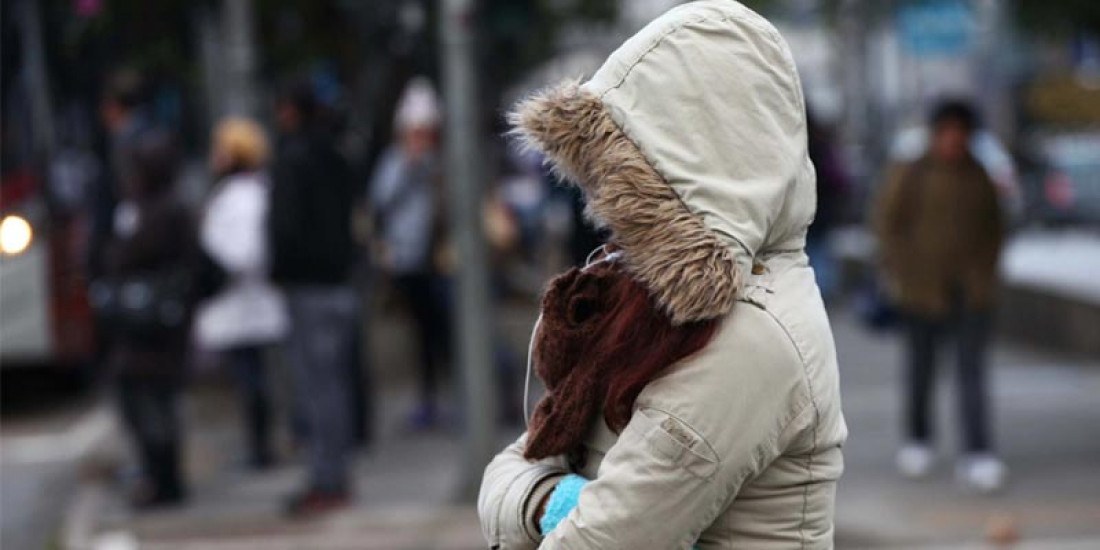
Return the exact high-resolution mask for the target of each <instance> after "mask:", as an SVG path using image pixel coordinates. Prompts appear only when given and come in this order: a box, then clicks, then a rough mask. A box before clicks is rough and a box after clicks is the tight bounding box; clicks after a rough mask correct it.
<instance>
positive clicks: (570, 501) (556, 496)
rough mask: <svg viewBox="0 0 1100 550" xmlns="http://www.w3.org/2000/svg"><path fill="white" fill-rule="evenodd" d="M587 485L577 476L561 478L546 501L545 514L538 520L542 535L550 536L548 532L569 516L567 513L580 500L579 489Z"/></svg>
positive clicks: (586, 481)
mask: <svg viewBox="0 0 1100 550" xmlns="http://www.w3.org/2000/svg"><path fill="white" fill-rule="evenodd" d="M587 483H588V480H587V479H585V478H583V477H581V476H579V475H577V474H569V475H567V476H565V477H563V478H561V481H559V482H558V486H557V487H555V488H554V492H552V493H550V498H549V499H548V500H547V501H546V512H544V513H543V515H542V517H541V518H539V529H541V530H542V534H543V535H548V534H550V531H553V530H554V528H555V527H557V526H558V524H559V523H561V522H562V520H564V519H565V516H568V515H569V511H570V510H572V509H573V508H576V507H577V501H578V500H580V498H581V489H583V488H584V486H585V484H587Z"/></svg>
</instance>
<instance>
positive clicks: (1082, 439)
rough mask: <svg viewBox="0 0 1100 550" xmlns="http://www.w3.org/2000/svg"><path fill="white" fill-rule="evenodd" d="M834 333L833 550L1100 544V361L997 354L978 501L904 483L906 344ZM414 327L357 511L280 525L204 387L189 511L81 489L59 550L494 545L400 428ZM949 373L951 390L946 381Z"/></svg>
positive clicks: (284, 474)
mask: <svg viewBox="0 0 1100 550" xmlns="http://www.w3.org/2000/svg"><path fill="white" fill-rule="evenodd" d="M533 315H534V311H533V310H531V309H529V308H527V309H523V308H519V309H514V310H509V311H508V312H506V313H505V314H504V315H502V317H504V318H505V321H506V323H505V324H506V327H505V328H506V330H505V332H506V333H507V334H508V336H509V339H510V340H511V341H512V343H513V346H514V347H515V349H519V350H522V349H524V348H525V345H526V331H527V328H526V327H529V323H530V322H531V321H532V317H533ZM833 324H834V330H835V332H836V337H837V342H838V347H839V350H840V352H839V353H840V360H841V365H842V367H841V368H842V373H841V374H842V377H843V391H844V399H845V410H846V414H847V418H848V423H849V428H850V430H851V438H850V441H849V444H848V446H847V447H846V461H847V473H846V475H845V477H844V479H843V480H842V482H841V484H840V488H839V493H838V506H837V547H838V548H856V549H864V548H865V549H872V548H876V549H877V548H906V549H908V548H912V549H916V548H942V549H948V548H953V549H971V548H973V549H979V548H987V547H988V546H986V545H985V541H986V540H987V539H988V538H989V532H990V531H991V530H996V529H1001V530H1005V529H1006V527H1005V526H1007V529H1008V530H1010V531H1017V532H1018V533H1019V535H1020V536H1021V537H1022V540H1023V543H1022V544H1020V545H1018V546H1016V548H1033V549H1037V550H1078V549H1081V550H1083V549H1085V548H1090V549H1091V548H1100V438H1098V437H1097V435H1098V433H1097V426H1100V401H1098V400H1097V396H1098V395H1100V363H1098V362H1095V361H1093V362H1088V361H1079V360H1078V361H1075V360H1068V359H1061V358H1056V357H1051V356H1049V355H1041V354H1034V353H1030V352H1027V351H1024V350H1019V349H1013V348H1010V347H1006V346H1003V345H999V346H997V348H996V352H995V354H994V363H995V365H996V368H995V370H994V374H993V379H994V388H993V394H994V402H995V404H996V406H997V433H998V436H999V438H998V439H999V442H1000V446H1001V448H1002V450H1003V452H1004V455H1005V458H1006V460H1007V461H1008V464H1009V466H1010V467H1011V468H1012V483H1011V485H1010V487H1009V489H1008V490H1007V492H1006V493H1005V494H1003V495H1000V496H996V497H981V496H976V495H969V494H966V493H964V492H963V491H961V490H960V489H958V488H957V487H956V486H955V485H954V484H953V482H952V479H951V468H952V464H951V463H950V462H949V461H947V460H945V461H944V462H942V463H941V468H940V469H938V470H937V472H936V473H935V475H934V476H933V477H932V478H931V479H929V480H927V481H924V482H907V481H904V480H901V479H899V478H898V476H897V475H896V474H895V473H894V471H893V465H892V461H893V452H894V450H895V449H896V446H897V443H898V433H897V430H896V427H897V425H898V424H899V422H898V420H897V417H898V400H897V398H896V397H897V396H898V394H899V392H900V390H899V387H898V382H897V377H898V375H899V372H898V368H897V364H898V354H899V352H900V350H899V349H898V343H897V342H896V340H895V339H894V338H892V337H880V336H872V335H868V334H867V333H866V332H864V331H863V330H862V328H860V327H858V326H856V325H855V324H854V322H853V320H852V318H851V317H850V316H849V315H847V314H845V313H843V312H839V313H836V314H834V316H833ZM403 330H404V328H403V327H402V325H401V324H400V323H399V322H396V321H387V323H386V324H385V325H380V326H379V329H378V332H376V333H375V334H374V336H373V338H372V341H373V342H375V343H376V344H378V345H379V346H380V347H379V348H378V349H376V350H375V351H376V354H375V357H376V358H378V359H377V360H379V361H382V362H383V363H385V364H387V365H391V368H392V369H396V370H394V371H385V370H383V372H382V373H381V376H380V382H379V384H378V387H379V389H380V390H384V391H380V392H379V393H380V395H381V396H382V397H383V399H382V401H381V403H380V406H379V425H380V426H381V432H380V433H379V435H378V440H377V441H378V442H377V443H376V444H375V445H374V447H373V450H372V451H371V452H370V453H368V454H367V455H366V456H365V457H364V458H363V459H362V460H360V462H359V463H358V465H357V466H356V478H357V480H358V491H357V492H358V500H357V502H356V506H355V507H353V508H352V509H350V510H347V511H345V512H342V513H340V514H337V515H334V516H332V517H329V518H326V519H324V520H322V521H317V522H310V523H299V522H289V521H287V520H286V519H284V518H283V517H282V516H281V515H280V514H279V506H280V504H281V502H282V499H283V497H284V496H285V495H286V494H287V493H289V492H290V491H291V490H293V489H294V488H295V487H296V483H297V482H298V481H299V479H298V475H299V471H298V469H297V468H296V467H294V466H290V465H287V466H284V467H281V468H279V469H276V470H274V471H272V472H269V473H264V474H262V475H254V474H247V473H245V472H244V471H243V469H242V468H240V467H239V466H238V465H237V464H236V461H237V460H238V459H237V457H239V456H240V455H241V452H240V449H239V443H238V438H237V435H238V434H237V425H236V418H235V414H234V413H235V409H234V408H233V407H232V403H231V398H232V394H230V393H226V392H216V391H203V392H199V393H196V394H194V395H193V396H192V397H191V402H190V407H189V411H190V414H189V420H190V422H191V424H190V428H191V433H192V435H191V438H190V440H189V442H188V444H189V449H188V456H189V470H190V472H189V473H190V475H191V479H192V480H193V494H192V497H193V499H192V501H191V503H190V504H189V505H188V506H187V507H185V508H182V509H180V510H175V511H166V512H161V513H155V514H147V515H140V516H134V515H131V514H129V513H128V512H126V511H125V508H124V506H122V503H121V501H120V500H119V496H118V494H117V493H116V492H115V489H114V488H112V487H110V486H107V485H103V484H97V483H90V484H86V485H85V487H84V489H83V490H82V491H80V492H79V494H78V496H77V497H76V500H75V502H74V504H73V506H72V507H71V509H70V512H71V513H70V518H69V519H70V521H69V529H68V530H67V533H66V540H65V544H64V546H65V547H67V548H81V549H94V550H129V549H134V548H142V549H145V548H153V549H190V548H213V549H226V550H229V549H232V550H238V549H251V548H260V549H263V550H282V549H291V548H310V549H344V548H347V549H351V548H356V549H359V548H363V549H387V550H389V549H475V548H479V549H480V548H484V547H485V543H484V541H483V540H482V538H481V535H480V532H479V528H478V523H477V520H476V512H475V510H474V508H473V507H472V505H470V504H468V503H467V504H456V501H455V500H454V498H453V496H454V495H455V494H456V490H457V486H458V479H457V476H458V474H459V464H458V458H459V456H460V442H459V441H458V440H457V438H456V437H455V435H454V434H453V433H444V432H440V433H432V434H418V435H410V434H407V433H405V432H404V430H402V429H401V428H402V423H403V419H404V418H403V416H404V414H405V413H406V412H407V411H408V410H409V406H410V405H411V403H412V392H411V389H410V387H409V386H408V385H407V384H406V383H404V382H407V379H408V376H407V375H406V374H405V373H404V371H402V370H401V369H403V368H404V367H392V365H404V363H401V362H400V358H401V357H406V358H407V357H408V355H405V354H404V352H403V350H404V349H407V348H405V347H404V346H405V345H406V344H407V342H406V341H405V338H404V337H402V336H401V334H402V331H403ZM383 344H384V345H383ZM945 351H946V350H945ZM944 356H945V357H944V358H945V359H947V354H946V353H945V354H944ZM406 360H407V359H406ZM943 374H944V375H945V376H943V378H944V379H950V378H951V377H950V374H951V373H950V371H949V369H944V373H943ZM939 397H940V400H941V407H940V412H941V416H942V418H941V419H940V420H941V422H940V424H939V425H940V427H941V428H942V430H941V432H942V435H943V436H944V437H942V442H943V443H944V449H943V451H944V454H945V455H946V457H949V456H950V453H951V452H952V449H953V448H954V441H955V437H954V436H955V434H954V432H953V430H951V428H952V425H951V424H952V422H951V420H952V418H950V417H949V416H948V415H947V413H949V412H951V411H952V410H953V407H952V406H950V405H951V403H952V402H951V401H950V398H951V397H952V396H951V395H950V392H940V395H939ZM502 435H511V434H502ZM117 444H118V443H117V442H116V443H114V444H113V445H117Z"/></svg>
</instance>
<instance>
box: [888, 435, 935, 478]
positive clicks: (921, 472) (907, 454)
mask: <svg viewBox="0 0 1100 550" xmlns="http://www.w3.org/2000/svg"><path fill="white" fill-rule="evenodd" d="M935 462H936V455H935V453H934V452H932V448H931V447H929V446H928V445H926V444H924V443H908V444H906V445H905V446H904V447H902V448H901V450H900V451H898V456H897V467H898V472H900V473H901V475H903V476H905V477H907V478H910V479H919V478H922V477H924V476H927V475H928V473H929V472H931V471H932V466H933V465H934V464H935Z"/></svg>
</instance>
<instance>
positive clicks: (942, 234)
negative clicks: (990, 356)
mask: <svg viewBox="0 0 1100 550" xmlns="http://www.w3.org/2000/svg"><path fill="white" fill-rule="evenodd" d="M931 126H932V132H931V134H932V139H931V144H930V147H929V151H928V153H927V154H926V155H925V156H924V157H922V158H920V159H918V160H916V161H914V162H912V163H909V164H907V165H904V166H899V167H897V168H895V169H894V170H893V173H892V175H891V177H890V180H889V181H888V182H887V184H886V186H885V188H884V189H883V190H882V192H881V194H880V195H879V197H878V204H877V211H876V213H875V226H876V230H877V232H878V237H879V245H880V255H881V258H882V261H883V268H884V270H885V272H886V275H887V279H888V282H889V284H890V286H891V290H892V291H893V294H894V298H895V301H896V303H897V304H898V305H899V307H900V308H901V309H902V311H903V312H904V313H905V314H906V316H907V318H908V319H907V321H908V325H909V327H908V332H909V364H908V369H909V371H908V380H907V384H908V390H909V391H908V394H907V399H908V400H907V411H906V423H907V424H906V431H907V433H906V436H907V437H908V440H909V442H908V444H907V445H906V446H905V447H904V448H903V449H902V450H901V452H900V453H899V454H898V467H899V469H900V470H901V471H902V473H903V474H905V475H908V476H912V477H917V476H922V475H924V474H925V473H927V472H928V471H929V469H930V468H931V466H932V462H933V453H932V450H931V447H930V446H931V443H932V428H931V425H930V419H929V416H930V413H929V404H930V403H931V402H932V396H931V394H932V388H933V386H934V378H933V372H934V369H935V351H936V347H937V345H938V344H939V343H940V342H941V341H942V340H943V337H944V335H945V333H946V332H948V331H950V332H953V333H954V336H955V337H956V339H957V345H958V363H959V364H958V374H959V391H958V395H959V413H960V416H961V417H962V424H963V426H962V427H963V429H962V432H963V436H964V441H963V448H964V450H965V451H966V453H967V456H966V457H965V458H964V459H963V460H962V461H961V462H960V464H959V470H958V474H959V478H960V481H962V482H964V483H966V484H967V485H970V486H972V487H974V488H976V489H979V490H982V491H992V490H995V489H997V488H999V487H1000V486H1001V485H1002V484H1003V481H1004V477H1005V467H1004V465H1003V464H1002V463H1001V462H1000V461H999V460H998V459H997V458H996V457H995V456H994V455H993V454H992V445H991V441H990V436H989V419H988V396H987V395H986V391H987V389H986V374H985V355H986V353H985V352H986V347H987V341H988V338H989V330H990V308H991V306H992V301H993V296H994V292H995V287H996V283H997V259H998V256H999V254H1000V250H1001V242H1002V240H1003V238H1004V227H1003V222H1002V219H1001V209H1000V206H999V204H998V201H997V192H996V189H995V187H994V185H993V182H992V181H991V180H990V178H989V176H988V175H987V174H986V172H985V170H984V169H983V168H982V166H981V165H980V164H979V163H978V162H977V160H975V159H974V157H973V156H972V155H971V153H970V150H969V142H970V136H971V134H972V133H973V131H974V130H975V129H976V127H977V115H976V113H975V112H974V111H973V109H972V108H971V107H970V106H969V105H968V104H966V103H961V102H954V101H952V102H945V103H943V104H942V105H940V106H939V107H937V108H936V109H935V110H934V112H933V114H932V119H931Z"/></svg>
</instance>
